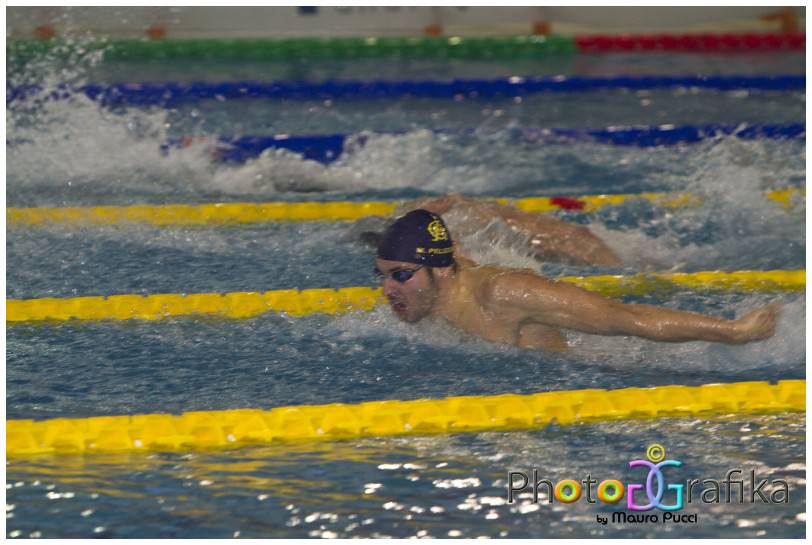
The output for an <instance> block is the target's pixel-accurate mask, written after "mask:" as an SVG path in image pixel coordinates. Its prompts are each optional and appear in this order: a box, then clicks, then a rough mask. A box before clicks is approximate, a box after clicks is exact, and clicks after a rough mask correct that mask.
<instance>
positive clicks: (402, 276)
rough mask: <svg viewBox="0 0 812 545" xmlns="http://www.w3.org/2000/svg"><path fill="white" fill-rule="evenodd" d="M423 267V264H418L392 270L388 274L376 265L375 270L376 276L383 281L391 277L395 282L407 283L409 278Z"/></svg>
mask: <svg viewBox="0 0 812 545" xmlns="http://www.w3.org/2000/svg"><path fill="white" fill-rule="evenodd" d="M422 268H423V265H418V266H417V267H415V268H414V269H398V270H396V271H392V272H390V273H388V274H384V273H382V272H381V271H380V270H379V269H378V267H375V271H374V272H375V276H376V277H377V278H378V279H379V280H381V281H384V280H386V279H387V278H391V279H392V280H394V281H395V282H400V283H401V284H405V283H406V282H408V281H409V279H411V278H412V277H413V276H414V275H415V273H417V271H419V270H420V269H422Z"/></svg>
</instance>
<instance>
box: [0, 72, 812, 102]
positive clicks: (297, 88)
mask: <svg viewBox="0 0 812 545" xmlns="http://www.w3.org/2000/svg"><path fill="white" fill-rule="evenodd" d="M673 87H693V88H700V89H707V90H715V91H736V90H749V91H802V90H804V89H805V88H806V77H805V76H803V75H800V76H795V75H779V76H635V77H628V76H601V77H583V76H555V77H546V78H532V77H528V78H523V77H511V78H501V79H491V80H447V81H380V80H373V81H325V82H322V83H310V82H297V81H271V82H257V81H235V82H219V83H209V82H169V83H122V84H115V85H95V84H94V85H85V86H83V87H79V88H71V87H69V86H67V85H63V86H60V87H58V88H57V89H56V90H55V91H54V92H52V93H51V94H50V95H49V97H50V98H64V97H65V96H69V95H70V94H71V93H73V92H77V91H78V92H82V93H84V94H85V95H87V96H88V97H90V98H91V99H93V100H99V101H100V102H102V103H103V104H107V105H110V106H118V105H139V106H150V105H160V106H175V105H178V104H182V103H184V102H190V101H197V100H234V99H246V98H253V99H257V98H266V99H286V100H327V99H331V100H332V99H361V100H370V99H392V98H405V97H415V98H442V99H453V98H458V97H462V98H470V99H477V98H498V97H517V96H525V95H530V94H535V93H572V92H585V91H598V90H607V89H628V90H646V89H658V88H673ZM39 91H41V88H39V87H37V86H20V87H10V86H7V87H6V103H7V104H8V103H10V102H13V101H16V100H20V99H24V98H26V97H28V96H31V95H32V94H36V93H38V92H39ZM40 98H41V97H40Z"/></svg>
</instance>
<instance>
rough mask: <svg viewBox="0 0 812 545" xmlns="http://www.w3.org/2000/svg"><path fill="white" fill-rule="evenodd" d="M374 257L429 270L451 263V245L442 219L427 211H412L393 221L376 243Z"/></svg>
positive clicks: (452, 259) (452, 253) (447, 265)
mask: <svg viewBox="0 0 812 545" xmlns="http://www.w3.org/2000/svg"><path fill="white" fill-rule="evenodd" d="M378 257H379V258H380V259H386V260H389V261H405V262H406V263H417V264H421V265H426V266H429V267H450V266H451V265H453V264H454V246H453V244H452V242H451V235H450V234H449V232H448V228H447V227H446V226H445V223H444V222H443V219H442V218H441V217H440V216H438V215H437V214H432V213H431V212H429V211H428V210H422V209H419V210H412V211H411V212H409V213H408V214H406V215H405V216H401V217H399V218H398V219H396V220H395V223H393V224H392V225H390V226H389V228H388V229H387V230H386V232H385V233H384V234H383V239H382V240H381V242H380V243H379V244H378Z"/></svg>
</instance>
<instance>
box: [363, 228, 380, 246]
mask: <svg viewBox="0 0 812 545" xmlns="http://www.w3.org/2000/svg"><path fill="white" fill-rule="evenodd" d="M358 238H359V239H360V240H361V242H362V243H363V244H364V245H366V246H369V247H371V248H377V247H378V245H379V244H380V243H381V240H383V233H376V232H375V231H364V232H363V233H361V235H360V236H359V237H358Z"/></svg>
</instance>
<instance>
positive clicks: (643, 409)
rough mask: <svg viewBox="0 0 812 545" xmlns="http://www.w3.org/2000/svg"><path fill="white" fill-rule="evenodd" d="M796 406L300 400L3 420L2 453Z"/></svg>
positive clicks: (595, 393)
mask: <svg viewBox="0 0 812 545" xmlns="http://www.w3.org/2000/svg"><path fill="white" fill-rule="evenodd" d="M805 411H806V381H805V380H782V381H779V382H778V383H777V384H769V383H767V382H734V383H727V384H705V385H702V386H681V385H670V386H655V387H650V388H622V389H617V390H599V389H590V390H569V391H557V392H544V393H537V394H529V395H519V394H502V395H490V396H460V397H449V398H445V399H436V400H435V399H418V400H414V401H399V400H387V401H369V402H365V403H359V404H344V403H333V404H328V405H302V406H293V407H279V408H275V409H270V410H261V409H236V410H223V411H199V412H188V413H184V414H180V415H171V414H143V415H134V416H97V417H90V418H57V419H52V420H44V421H38V422H37V421H33V420H9V421H7V422H6V455H7V456H9V457H25V456H32V455H38V454H69V453H94V452H124V451H179V450H181V451H190V450H201V449H212V448H222V447H237V446H245V445H251V444H268V443H284V442H292V441H312V440H340V439H350V438H359V437H382V436H395V435H428V434H441V433H460V432H479V431H486V430H516V429H533V428H536V429H538V428H543V427H545V426H547V425H549V424H551V423H556V424H558V425H569V424H582V423H589V422H601V421H611V420H620V419H650V418H663V417H684V416H710V415H727V414H753V413H755V414H758V413H783V412H805Z"/></svg>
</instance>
